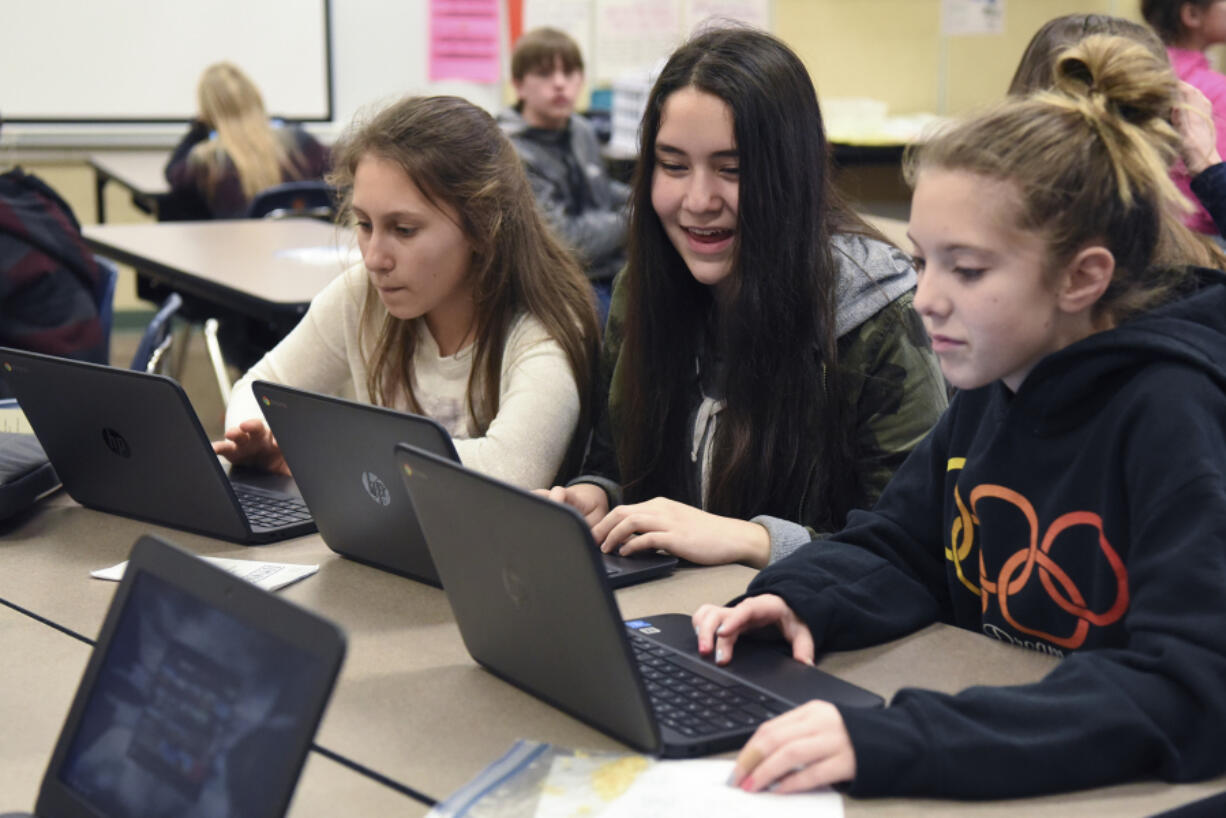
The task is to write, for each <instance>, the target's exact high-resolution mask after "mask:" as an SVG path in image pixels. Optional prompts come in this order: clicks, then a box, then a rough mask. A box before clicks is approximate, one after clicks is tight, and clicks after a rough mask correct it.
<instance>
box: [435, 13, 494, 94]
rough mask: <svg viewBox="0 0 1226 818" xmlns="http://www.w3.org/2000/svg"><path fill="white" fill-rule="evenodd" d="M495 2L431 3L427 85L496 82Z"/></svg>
mask: <svg viewBox="0 0 1226 818" xmlns="http://www.w3.org/2000/svg"><path fill="white" fill-rule="evenodd" d="M498 40H499V38H498V0H430V81H431V82H434V81H437V80H470V81H472V82H498V80H499V67H500V66H499V55H498Z"/></svg>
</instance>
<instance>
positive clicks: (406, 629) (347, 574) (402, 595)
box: [0, 495, 1226, 818]
mask: <svg viewBox="0 0 1226 818" xmlns="http://www.w3.org/2000/svg"><path fill="white" fill-rule="evenodd" d="M146 531H150V532H152V533H156V534H158V535H160V536H163V537H165V538H167V539H169V540H171V541H172V542H176V543H178V544H179V545H182V546H184V547H186V548H188V549H190V550H193V551H195V552H196V553H199V554H202V555H210V556H228V557H237V558H244V557H245V558H249V559H267V560H275V561H284V562H309V563H318V564H319V565H320V570H319V573H318V574H316V575H314V576H312V577H308V578H307V579H305V580H303V581H302V582H300V583H297V584H295V585H292V586H290V587H288V588H286V589H284V590H282V591H280V592H278V593H280V594H282V595H284V596H286V597H287V598H290V599H293V600H294V601H296V602H298V603H299V604H302V605H304V606H306V607H308V608H311V609H313V610H315V611H317V612H319V613H321V614H322V615H324V616H326V617H328V618H330V619H332V620H333V621H335V622H336V623H337V624H339V625H340V626H341V627H342V628H344V629H345V631H346V633H347V634H348V637H349V651H348V656H347V658H346V661H345V666H344V668H343V670H342V672H341V677H340V681H339V683H338V685H337V689H336V691H335V693H334V695H333V698H332V701H331V703H330V705H329V708H328V712H327V715H326V716H325V718H324V721H323V724H322V725H321V728H320V731H319V734H318V736H317V737H316V741H317V743H318V744H319V745H321V746H323V747H325V748H327V749H328V750H331V751H332V752H335V753H338V754H340V755H342V756H344V757H346V758H349V759H352V760H354V761H356V762H358V763H360V764H363V765H366V766H368V767H369V768H371V769H373V770H375V771H376V772H379V773H382V774H384V775H386V776H388V777H390V778H392V779H393V780H396V781H399V782H400V783H402V784H404V785H407V786H409V787H413V788H415V789H417V790H418V791H420V792H423V793H425V794H426V795H429V796H432V797H435V798H443V797H445V796H447V795H448V794H450V793H451V792H452V791H454V790H455V789H457V788H458V787H459V786H461V785H462V784H464V783H466V782H467V781H468V780H469V779H470V778H471V777H472V776H473V775H475V774H476V773H477V772H478V771H479V770H481V769H482V768H483V767H485V766H486V765H487V764H489V763H490V762H492V761H494V760H495V759H496V758H498V757H499V756H501V755H502V753H503V752H505V751H506V749H507V748H508V747H509V746H510V745H511V743H512V742H513V741H514V740H515V739H518V738H530V739H536V740H540V741H548V742H552V743H556V744H559V745H562V746H567V747H576V748H585V749H591V750H609V751H616V750H620V749H624V748H623V747H622V745H620V744H619V743H618V742H616V741H614V740H613V739H611V738H609V737H607V736H605V735H604V734H602V733H600V732H598V731H596V730H594V729H592V728H589V727H587V726H585V725H583V724H582V723H580V722H578V721H577V720H575V719H573V718H571V717H569V716H566V715H564V714H562V713H561V712H560V711H557V710H555V709H554V708H552V707H549V706H548V705H546V704H544V703H542V702H540V701H538V700H537V699H535V698H534V697H532V696H529V695H528V694H526V693H523V692H521V691H520V690H518V689H517V688H515V687H512V686H511V685H509V684H507V683H505V682H502V681H501V680H499V679H497V678H495V677H494V676H492V675H491V674H489V673H487V672H486V671H484V670H482V669H480V668H479V667H477V666H476V665H475V663H474V662H473V661H472V659H471V658H470V657H469V656H468V655H467V653H466V651H465V650H464V647H463V645H462V643H461V641H460V637H459V632H458V630H457V628H456V626H455V623H454V620H453V617H452V615H451V610H450V607H449V605H448V603H447V601H446V597H445V596H444V594H443V593H442V592H441V591H439V590H438V589H435V588H430V587H428V586H425V585H422V584H420V583H416V582H413V581H412V580H408V579H404V578H401V577H396V576H394V575H391V574H388V573H385V572H382V571H377V570H375V569H372V568H369V567H367V566H363V565H360V564H358V563H354V562H352V561H349V560H345V559H342V558H340V557H337V556H335V555H334V554H333V553H332V552H331V551H329V550H328V549H327V547H326V546H324V545H323V543H322V541H320V540H319V538H318V537H317V536H311V537H303V538H299V539H296V540H290V541H288V542H284V543H277V544H273V545H267V546H260V547H257V548H247V547H244V546H238V545H233V544H230V543H225V542H221V541H217V540H212V539H209V538H207V537H201V536H197V535H191V534H185V533H182V532H177V531H173V530H169V529H164V528H159V527H157V526H151V525H148V524H145V523H139V522H135V521H131V520H127V519H124V518H120V517H115V516H112V515H106V514H101V513H99V512H94V511H90V510H88V509H84V508H81V507H79V506H77V505H76V504H75V503H73V502H72V501H71V500H70V499H68V498H67V497H65V496H63V495H60V496H58V497H56V498H53V499H51V500H50V501H49V502H47V503H44V505H43V506H42V507H41V508H39V509H38V510H36V511H35V512H34V513H33V514H31V515H29V516H28V517H27V518H26V519H24V520H21V521H19V523H18V524H17V525H15V526H11V527H10V530H0V599H5V600H8V601H10V602H12V603H14V604H18V605H20V606H22V607H24V608H27V609H29V610H33V611H35V612H37V613H39V614H41V615H43V616H46V617H48V618H49V619H52V620H53V621H56V622H58V623H60V624H63V625H65V626H66V627H70V628H72V629H73V630H76V631H79V632H81V633H84V634H86V635H87V636H89V637H91V638H92V637H93V636H94V635H95V633H96V631H97V629H98V627H99V625H100V624H101V621H102V617H103V614H104V613H105V610H106V607H107V605H108V604H109V602H110V598H111V595H112V594H113V591H114V587H115V586H114V584H112V583H107V582H102V581H99V580H94V579H90V578H89V571H90V570H92V569H96V568H100V567H104V566H108V565H112V564H114V563H116V562H119V561H120V560H122V559H124V558H126V556H127V552H128V550H129V548H130V547H131V544H132V542H133V541H134V540H135V539H136V537H137V536H138V535H139V534H140V533H144V532H146ZM752 573H753V572H752V571H751V570H750V569H747V568H744V567H742V566H735V565H732V566H721V567H717V568H690V569H687V570H682V571H679V572H677V573H676V574H675V575H673V576H672V577H669V578H666V579H662V580H656V581H653V582H649V583H644V584H642V585H638V586H632V587H630V588H626V589H623V590H621V591H618V592H617V600H618V604H619V606H620V608H621V613H622V615H623V616H624V617H626V618H631V617H638V616H645V615H649V614H653V613H661V612H667V611H678V612H687V613H688V612H690V611H692V610H693V609H694V608H696V607H697V606H698V605H699V604H701V603H702V602H707V601H716V602H718V601H724V600H726V599H728V598H731V597H732V596H734V595H736V594H737V593H739V592H740V591H741V590H743V588H744V587H745V584H746V583H747V582H748V580H749V578H750V577H751V576H752ZM39 627H45V626H41V625H40V626H39ZM48 630H50V629H48ZM63 638H64V640H65V641H73V640H70V639H69V638H68V637H63ZM6 644H7V642H6ZM80 661H81V663H82V664H83V662H84V660H83V659H81V660H80ZM1054 661H1055V660H1053V659H1052V658H1051V657H1048V656H1045V655H1042V654H1038V653H1034V652H1030V651H1025V650H1022V649H1019V648H1014V647H1011V646H1009V645H1005V644H1003V643H998V642H994V641H992V640H989V639H987V638H986V637H982V636H980V635H977V634H974V633H971V632H969V631H963V630H960V629H957V628H951V627H947V626H940V625H938V626H933V627H931V628H928V629H926V630H924V631H922V632H920V633H917V634H913V635H912V636H910V637H907V638H905V639H901V640H898V641H896V642H892V643H890V644H887V645H882V646H878V647H875V648H870V649H867V650H862V651H854V652H850V653H843V654H831V655H829V656H827V657H825V658H824V659H823V660H822V662H821V666H822V667H823V668H824V669H827V670H829V671H831V672H833V673H835V674H837V675H839V676H841V677H843V678H846V679H847V680H849V681H852V682H855V683H857V684H860V685H863V686H864V687H867V688H869V689H871V690H874V691H876V692H878V693H880V694H882V695H884V696H886V697H887V698H888V697H890V696H892V695H893V693H894V692H895V691H896V690H897V689H898V688H899V687H901V686H903V685H904V683H905V684H906V685H907V686H920V687H929V688H933V689H937V690H942V691H946V692H955V691H957V690H960V689H962V688H964V687H966V686H969V685H972V684H1004V683H1018V682H1026V681H1032V680H1036V679H1038V678H1040V677H1041V676H1042V675H1043V674H1044V673H1046V672H1047V670H1048V669H1049V668H1050V667H1051V666H1052V665H1053V664H1054ZM30 672H34V669H32V668H26V667H24V666H23V665H22V664H17V665H16V666H15V667H14V668H13V670H10V671H6V672H5V673H4V674H0V679H6V678H8V677H9V676H10V675H11V674H27V673H30ZM77 672H78V673H79V670H78V671H77ZM0 683H3V682H0ZM73 685H75V681H74V682H73ZM60 718H62V715H61V716H60ZM49 741H50V739H49ZM324 762H326V759H324V758H323V757H318V756H317V754H312V764H313V765H314V764H317V763H318V764H322V763H324ZM304 784H305V781H304ZM1222 789H1226V777H1222V778H1219V779H1217V780H1216V781H1212V782H1207V783H1202V784H1194V785H1180V786H1173V785H1167V784H1161V783H1155V782H1145V783H1139V784H1129V785H1124V786H1118V787H1109V788H1103V789H1099V790H1092V791H1088V792H1083V793H1075V794H1071V795H1061V796H1052V797H1046V798H1034V799H1024V800H1015V801H1004V802H991V803H955V802H947V801H913V800H902V799H899V800H862V801H857V800H851V799H848V800H847V801H846V812H847V815H849V816H859V815H899V816H901V815H908V816H909V815H949V814H956V815H989V816H991V815H1012V814H1018V813H1021V812H1024V813H1025V814H1027V815H1032V814H1033V815H1052V816H1055V815H1066V814H1069V813H1070V812H1073V811H1075V812H1076V813H1077V814H1079V815H1081V814H1087V815H1100V814H1101V815H1110V816H1112V818H1119V817H1120V816H1127V815H1149V814H1152V813H1154V812H1158V811H1161V810H1162V809H1166V808H1170V807H1172V806H1176V805H1178V804H1182V803H1185V802H1188V801H1192V800H1195V799H1197V798H1201V797H1204V796H1207V795H1210V794H1212V793H1214V792H1217V791H1220V790H1222Z"/></svg>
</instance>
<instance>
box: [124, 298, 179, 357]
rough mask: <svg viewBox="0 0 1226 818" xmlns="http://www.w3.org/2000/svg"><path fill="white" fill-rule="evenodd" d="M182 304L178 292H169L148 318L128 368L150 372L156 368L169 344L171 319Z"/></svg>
mask: <svg viewBox="0 0 1226 818" xmlns="http://www.w3.org/2000/svg"><path fill="white" fill-rule="evenodd" d="M182 306H183V299H182V298H181V297H180V296H179V294H178V293H171V294H170V295H168V296H167V297H166V300H165V301H163V302H162V306H160V307H158V311H157V313H156V314H155V315H154V316H153V318H152V319H150V321H149V324H148V326H146V327H145V332H144V334H143V335H141V338H140V343H139V344H137V345H136V354H134V355H133V356H132V365H131V366H130V367H129V368H130V369H139V370H140V371H142V372H151V371H153V370H154V369H156V368H157V364H158V361H159V360H160V359H161V356H162V354H163V353H164V352H165V351H166V348H167V347H168V346H170V341H171V339H172V336H171V334H170V331H171V319H172V318H174V316H175V313H177V312H178V311H179V308H180V307H182Z"/></svg>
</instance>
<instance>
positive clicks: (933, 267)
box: [694, 36, 1226, 799]
mask: <svg viewBox="0 0 1226 818" xmlns="http://www.w3.org/2000/svg"><path fill="white" fill-rule="evenodd" d="M1176 92H1177V91H1176V80H1175V78H1174V77H1173V76H1172V75H1171V72H1170V70H1169V68H1168V67H1167V66H1166V65H1165V64H1164V62H1163V61H1162V60H1160V59H1158V58H1155V56H1154V55H1153V53H1152V52H1150V51H1148V50H1146V49H1145V48H1144V47H1143V46H1140V45H1137V44H1136V43H1134V42H1131V41H1129V40H1126V39H1123V38H1119V37H1103V36H1094V37H1090V38H1087V39H1085V40H1083V41H1081V42H1080V43H1079V44H1078V45H1076V46H1074V47H1073V48H1071V49H1069V50H1067V51H1066V52H1064V53H1062V55H1061V56H1060V57H1059V59H1058V60H1057V62H1056V82H1055V90H1053V91H1049V92H1043V93H1039V94H1035V95H1033V96H1030V97H1026V98H1014V99H1010V100H1009V101H1007V102H1005V103H1003V104H1001V105H999V106H997V107H996V108H993V109H991V110H989V111H987V112H984V113H981V114H978V115H976V116H973V117H970V118H967V119H963V120H960V121H956V122H954V123H953V124H952V125H950V126H949V127H948V128H947V129H945V130H943V131H941V132H939V133H936V134H933V135H932V136H931V137H930V138H929V139H927V140H925V143H924V144H923V145H922V146H920V147H918V148H917V149H915V150H914V151H913V152H912V153H911V154H910V156H909V160H908V176H909V178H910V179H911V180H912V181H913V184H914V186H915V195H914V199H913V201H912V221H911V236H912V239H913V240H914V243H915V245H916V251H917V263H918V266H919V268H920V282H919V288H918V291H917V294H916V300H915V303H916V307H917V309H918V310H919V312H920V313H921V315H922V317H923V321H924V324H925V327H926V328H927V330H928V332H929V334H930V335H931V336H932V338H933V341H934V346H935V349H936V353H937V355H938V357H939V358H940V361H941V366H942V369H943V370H944V372H945V373H946V375H947V376H948V377H949V379H950V381H952V382H954V383H955V384H957V385H959V386H961V387H963V388H962V389H961V390H960V391H959V392H958V393H957V394H956V395H955V397H954V399H953V401H952V402H951V403H950V406H949V409H948V411H947V412H946V413H945V414H944V415H943V416H942V418H941V420H940V422H939V423H938V424H937V426H936V428H934V429H933V431H932V433H931V434H930V435H929V436H928V437H927V438H926V439H925V440H924V441H923V443H921V444H920V445H919V446H918V447H917V448H916V450H915V452H914V453H913V454H912V455H911V457H910V458H908V460H907V461H906V462H905V463H904V464H903V465H902V467H901V468H900V469H899V470H898V472H897V474H896V475H895V476H894V479H893V480H892V481H891V482H890V484H889V486H887V487H886V490H885V492H884V493H883V494H882V496H881V498H880V500H879V501H878V503H877V505H876V506H875V507H874V508H873V509H872V511H869V512H860V513H857V514H855V515H853V516H852V518H851V519H850V520H849V524H848V526H847V527H845V528H844V529H843V530H842V531H840V532H838V533H837V534H835V535H832V536H830V537H829V538H827V539H826V540H824V541H821V542H815V543H812V544H811V545H809V546H807V547H805V548H803V549H801V550H798V551H797V552H796V553H795V554H793V555H792V556H791V557H790V558H789V559H787V560H784V561H782V562H779V563H777V564H775V565H772V566H769V567H768V568H766V569H765V570H763V571H762V572H761V573H760V574H759V575H758V576H757V578H755V580H754V581H753V582H752V583H751V584H750V586H749V588H748V590H747V594H746V598H745V599H744V600H743V601H742V602H740V603H739V604H737V605H735V606H732V607H718V606H715V605H708V606H704V607H703V608H700V609H699V611H698V612H697V613H696V614H695V616H694V625H695V629H696V630H697V634H698V647H699V650H700V651H701V652H703V653H707V654H712V655H713V656H714V657H715V659H716V661H717V662H727V661H729V660H730V659H731V658H732V656H733V653H734V651H735V645H736V641H737V639H738V637H739V635H740V634H742V633H743V632H745V631H746V630H749V629H751V628H760V627H763V626H767V625H774V626H776V627H778V628H779V631H780V633H781V634H783V636H784V638H786V639H787V640H788V641H789V642H790V643H791V644H792V647H793V651H794V653H795V654H796V655H797V656H799V657H800V658H805V659H809V658H812V657H813V656H815V655H818V654H819V653H820V652H824V651H834V650H847V649H856V648H863V647H867V646H870V645H876V644H879V643H882V642H886V641H889V640H892V639H896V638H899V637H901V636H904V635H907V634H910V633H913V632H915V631H917V630H919V629H921V628H924V627H927V626H929V625H932V624H933V623H936V622H943V623H951V624H955V625H957V626H960V627H963V628H966V629H968V630H972V631H975V632H977V633H982V634H985V635H987V636H990V637H992V638H995V639H998V640H1000V641H1003V642H1006V643H1009V644H1010V645H1014V646H1017V647H1021V648H1027V649H1031V650H1035V651H1039V652H1042V653H1046V654H1050V655H1053V656H1060V657H1067V658H1065V659H1064V661H1063V662H1062V663H1061V664H1060V665H1059V666H1058V667H1057V668H1056V669H1055V670H1054V671H1052V672H1051V673H1050V674H1048V675H1047V676H1046V677H1045V678H1044V679H1042V680H1041V681H1038V682H1035V683H1033V684H1026V685H1012V686H1005V687H973V688H969V689H967V690H965V691H962V692H961V693H958V694H956V695H948V694H944V693H938V692H934V691H925V690H904V691H902V692H900V693H898V694H897V695H896V696H895V697H894V699H893V700H892V701H891V703H890V705H889V706H888V707H886V708H882V709H876V710H858V709H854V708H843V709H837V708H832V707H830V706H829V705H826V704H824V703H820V702H818V703H810V704H809V705H806V706H804V707H801V708H797V709H796V710H794V711H792V712H790V713H786V714H784V715H783V716H780V717H779V718H777V719H773V720H772V721H770V722H768V723H767V724H765V725H763V726H762V727H761V728H760V729H759V730H758V731H757V733H756V734H755V735H754V737H753V738H751V739H750V741H749V742H748V744H747V745H746V746H745V749H744V750H743V751H742V753H741V754H740V757H739V758H738V761H737V766H736V783H738V784H739V785H740V786H742V787H743V788H745V789H748V790H752V791H759V790H763V789H767V788H769V789H771V790H773V791H775V792H789V791H794V790H800V789H809V788H813V787H821V786H826V785H829V784H833V783H840V782H843V783H846V784H847V788H848V790H849V791H850V792H851V793H852V794H853V795H864V796H936V797H946V798H960V799H972V798H1008V797H1021V796H1032V795H1039V794H1044V793H1052V792H1061V791H1066V790H1073V789H1082V788H1088V787H1097V786H1104V785H1107V784H1112V783H1117V782H1134V781H1139V780H1144V779H1148V778H1161V779H1164V780H1167V781H1177V782H1183V781H1191V780H1198V779H1204V778H1209V777H1212V776H1216V775H1220V774H1222V773H1223V771H1226V757H1223V755H1222V753H1221V736H1222V734H1223V731H1226V696H1223V695H1222V690H1221V679H1223V678H1226V631H1224V630H1223V629H1222V628H1221V622H1223V621H1226V595H1224V594H1223V593H1222V588H1223V587H1226V561H1224V560H1223V559H1222V553H1223V546H1224V544H1226V492H1223V490H1222V487H1223V486H1224V485H1226V425H1224V424H1223V422H1222V419H1223V418H1224V417H1226V274H1224V273H1223V272H1222V271H1219V270H1209V269H1201V268H1178V269H1166V268H1163V267H1160V266H1155V265H1153V264H1152V260H1153V258H1154V254H1155V252H1156V249H1157V246H1158V241H1159V238H1160V236H1161V230H1162V224H1163V221H1164V219H1166V218H1169V215H1170V214H1171V213H1173V212H1176V209H1177V208H1178V206H1179V194H1178V192H1177V191H1176V190H1175V188H1174V186H1173V185H1172V184H1171V182H1170V179H1169V178H1168V176H1167V164H1168V162H1169V160H1170V158H1172V157H1173V156H1174V155H1175V152H1176V150H1177V142H1178V135H1177V134H1176V133H1175V132H1174V130H1173V129H1172V128H1171V126H1170V123H1169V122H1167V121H1166V119H1165V117H1166V114H1167V112H1168V111H1169V108H1170V100H1172V99H1174V98H1175V94H1176ZM1074 654H1075V655H1074ZM1069 725H1075V728H1073V729H1070V727H1069ZM1087 759H1093V761H1092V762H1087Z"/></svg>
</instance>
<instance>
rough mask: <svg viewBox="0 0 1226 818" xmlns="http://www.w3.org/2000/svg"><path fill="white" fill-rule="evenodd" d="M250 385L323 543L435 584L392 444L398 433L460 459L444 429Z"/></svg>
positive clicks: (282, 389)
mask: <svg viewBox="0 0 1226 818" xmlns="http://www.w3.org/2000/svg"><path fill="white" fill-rule="evenodd" d="M252 390H253V391H254V392H255V397H256V400H257V401H258V402H259V405H260V409H261V410H262V411H263V412H264V417H265V418H266V419H267V421H268V426H269V428H270V429H272V433H273V435H274V436H275V437H276V438H277V444H278V445H279V446H280V447H281V454H282V455H283V456H284V457H285V462H286V463H288V464H289V467H290V471H291V472H293V474H294V479H295V480H296V481H297V483H298V488H299V490H300V491H301V492H302V497H303V499H304V500H306V503H307V506H308V507H309V508H310V509H311V516H312V517H314V518H315V524H316V526H317V527H318V529H319V534H320V536H321V537H323V541H324V542H325V543H326V544H327V545H328V547H329V548H331V549H332V550H333V551H335V552H336V553H338V554H341V555H343V556H346V557H350V558H352V559H355V560H358V561H360V562H364V563H367V564H369V565H373V566H375V567H376V568H382V569H385V570H388V571H392V572H394V573H397V574H402V575H404V576H408V577H412V578H413V579H417V580H420V581H422V582H427V583H429V584H431V585H434V586H437V585H438V584H439V579H438V572H437V571H436V570H435V568H434V561H433V560H431V559H430V550H429V549H428V548H427V547H426V541H425V538H424V536H423V535H422V533H421V526H419V525H418V523H417V515H416V514H415V513H414V511H413V506H412V504H411V503H410V502H409V498H408V495H407V494H406V493H405V490H404V483H403V482H402V481H401V480H400V478H399V476H398V469H397V466H396V458H395V456H394V454H393V449H394V448H395V446H396V444H397V443H399V442H401V441H403V442H406V443H409V444H411V445H413V446H416V447H418V448H420V449H424V450H425V451H428V452H432V453H433V454H436V455H438V456H440V457H444V458H447V459H449V460H453V461H456V462H458V461H459V456H458V455H457V454H456V451H455V446H453V445H452V443H451V435H449V434H448V433H447V430H446V429H444V428H443V427H442V426H440V425H439V424H438V423H436V422H435V421H434V420H432V419H430V418H427V417H423V416H421V415H413V414H408V413H405V412H396V411H394V410H391V409H384V408H381V407H378V406H372V405H370V404H366V403H355V402H353V401H348V400H343V399H341V398H335V397H331V396H327V395H320V394H317V393H314V392H307V391H304V390H301V389H294V388H292V387H288V386H282V385H280V384H274V383H268V382H267V381H255V382H254V383H253V384H252Z"/></svg>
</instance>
